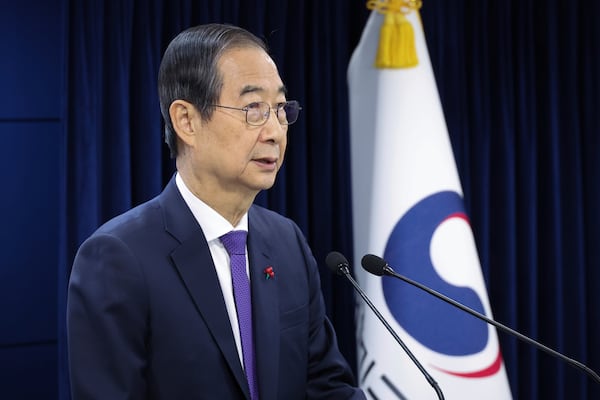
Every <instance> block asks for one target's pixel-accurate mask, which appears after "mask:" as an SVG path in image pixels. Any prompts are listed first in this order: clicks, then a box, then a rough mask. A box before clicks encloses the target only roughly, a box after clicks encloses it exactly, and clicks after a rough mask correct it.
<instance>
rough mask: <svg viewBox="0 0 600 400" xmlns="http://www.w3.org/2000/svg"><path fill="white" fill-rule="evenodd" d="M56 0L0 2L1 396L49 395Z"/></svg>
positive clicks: (60, 22)
mask: <svg viewBox="0 0 600 400" xmlns="http://www.w3.org/2000/svg"><path fill="white" fill-rule="evenodd" d="M63 3H64V0H31V1H18V0H10V1H3V2H2V5H1V6H0V55H1V56H0V89H1V90H0V144H1V145H0V181H1V182H2V187H3V189H2V195H0V212H1V213H2V218H1V219H0V221H1V225H2V227H1V228H0V251H1V254H2V256H1V261H0V398H2V399H9V400H12V399H19V400H21V399H44V400H46V399H50V400H51V399H56V398H57V373H58V372H57V371H58V369H57V358H58V357H57V323H56V320H57V282H58V277H57V262H58V254H57V249H58V206H59V184H58V183H59V182H60V176H61V174H60V169H61V159H62V158H61V154H62V153H63V151H62V150H63V146H62V143H63V131H64V130H63V120H62V104H63V92H64V91H63V90H62V88H63V85H64V74H63V69H64V68H63V67H64V65H65V63H64V57H65V55H64V51H63V47H64V46H63V43H64V31H65V27H64V18H63V14H64V13H63V11H64V4H63Z"/></svg>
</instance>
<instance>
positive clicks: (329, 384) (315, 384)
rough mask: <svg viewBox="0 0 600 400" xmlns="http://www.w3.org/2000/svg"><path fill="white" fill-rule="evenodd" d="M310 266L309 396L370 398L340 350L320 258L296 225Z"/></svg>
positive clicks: (321, 397)
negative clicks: (327, 305)
mask: <svg viewBox="0 0 600 400" xmlns="http://www.w3.org/2000/svg"><path fill="white" fill-rule="evenodd" d="M295 229H296V235H297V236H298V238H299V241H300V243H301V246H302V251H303V254H304V257H305V263H306V265H307V271H308V275H309V290H310V305H309V307H310V326H309V334H310V337H309V359H308V384H307V393H306V398H307V399H353V400H354V399H356V400H358V399H366V397H365V395H364V393H363V392H362V391H361V390H360V389H358V388H357V387H356V382H355V379H354V376H353V374H352V370H351V369H350V367H349V366H348V363H347V362H346V360H345V358H344V357H343V356H342V354H341V353H340V351H339V349H338V345H337V339H336V334H335V331H334V329H333V326H332V325H331V322H330V321H329V319H328V318H327V316H326V314H325V303H324V301H323V294H322V292H321V281H320V277H319V271H318V267H317V263H316V260H315V258H314V256H313V255H312V252H311V251H310V249H309V247H308V244H307V243H306V239H305V238H304V236H303V235H302V233H301V232H300V229H299V228H298V227H297V226H295Z"/></svg>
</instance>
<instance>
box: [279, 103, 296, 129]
mask: <svg viewBox="0 0 600 400" xmlns="http://www.w3.org/2000/svg"><path fill="white" fill-rule="evenodd" d="M299 113H300V104H299V103H298V102H297V101H296V100H292V101H286V102H285V103H284V104H283V107H282V108H280V109H278V111H277V117H278V119H279V122H280V123H281V124H282V125H291V124H293V123H294V122H296V120H297V119H298V114H299Z"/></svg>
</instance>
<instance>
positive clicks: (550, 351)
mask: <svg viewBox="0 0 600 400" xmlns="http://www.w3.org/2000/svg"><path fill="white" fill-rule="evenodd" d="M383 271H384V272H385V274H386V275H389V276H392V277H394V278H398V279H401V280H403V281H404V282H407V283H409V284H411V285H413V286H416V287H418V288H419V289H421V290H424V291H425V292H427V293H429V294H431V295H433V296H435V297H437V298H439V299H441V300H443V301H445V302H446V303H448V304H451V305H453V306H454V307H458V308H460V309H461V310H463V311H465V312H467V313H469V314H471V315H473V316H474V317H477V318H479V319H481V320H483V321H485V322H487V323H488V324H491V325H494V326H495V327H496V328H498V329H500V330H502V331H504V332H506V333H509V334H511V335H513V336H515V337H517V338H518V339H520V340H522V341H524V342H526V343H529V344H531V345H533V346H535V347H537V348H538V349H540V350H542V351H544V352H546V353H548V354H550V355H553V356H554V357H557V358H559V359H561V360H563V361H565V362H567V363H568V364H569V365H571V366H573V367H575V368H579V369H580V370H582V371H584V372H585V373H587V374H588V375H589V376H590V377H592V378H593V379H594V380H595V381H596V383H600V376H598V374H597V373H595V372H594V371H593V370H592V369H591V368H589V367H588V366H586V365H585V364H583V363H580V362H579V361H577V360H573V359H572V358H569V357H567V356H565V355H564V354H562V353H559V352H558V351H556V350H553V349H551V348H549V347H546V346H544V345H543V344H541V343H539V342H536V341H535V340H533V339H531V338H529V337H527V336H525V335H523V334H521V333H519V332H517V331H515V330H514V329H511V328H509V327H507V326H506V325H502V324H501V323H500V322H496V321H494V320H493V319H491V318H488V317H486V316H485V315H483V314H480V313H478V312H477V311H475V310H473V309H471V308H469V307H467V306H465V305H463V304H461V303H459V302H457V301H456V300H453V299H451V298H449V297H447V296H444V295H443V294H441V293H440V292H436V291H435V290H433V289H431V288H428V287H427V286H425V285H422V284H420V283H419V282H416V281H413V280H412V279H410V278H407V277H405V276H403V275H400V274H399V273H397V272H396V271H394V270H393V269H392V267H390V266H389V264H387V263H386V264H385V266H384V267H383Z"/></svg>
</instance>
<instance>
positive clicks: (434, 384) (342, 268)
mask: <svg viewBox="0 0 600 400" xmlns="http://www.w3.org/2000/svg"><path fill="white" fill-rule="evenodd" d="M338 268H339V270H338V271H340V272H341V273H342V274H344V275H345V276H346V278H348V280H349V281H350V283H352V286H354V288H355V289H356V291H357V292H358V294H360V296H361V297H362V298H363V300H364V301H365V303H367V305H368V306H369V308H371V310H372V311H373V312H374V313H375V315H376V316H377V318H379V320H380V321H381V323H382V324H383V325H384V326H385V327H386V329H387V330H388V331H389V332H390V333H391V334H392V336H393V337H394V339H396V342H398V344H399V345H400V347H402V349H403V350H404V352H406V354H407V355H408V357H409V358H410V359H411V360H412V362H413V363H414V364H415V365H416V366H417V368H419V370H420V371H421V373H422V374H423V375H424V376H425V379H427V382H429V384H430V385H431V386H432V387H433V389H434V390H435V392H436V394H437V396H438V398H439V399H440V400H444V394H443V393H442V389H440V386H439V385H438V383H437V382H436V381H435V379H433V377H432V376H431V375H429V373H428V372H427V370H426V369H425V368H424V367H423V366H422V365H421V363H420V362H419V360H417V358H416V357H415V356H414V354H413V353H412V352H411V351H410V350H409V348H408V347H407V346H406V344H404V342H403V341H402V339H400V337H399V336H398V334H396V332H394V330H393V329H392V327H391V326H390V324H389V323H388V322H387V321H386V320H385V318H383V315H381V313H380V312H379V310H377V308H376V307H375V305H374V304H373V303H372V302H371V300H369V298H368V297H367V295H366V294H365V292H364V291H363V290H362V289H361V288H360V286H359V285H358V283H357V282H356V281H355V280H354V278H353V277H352V275H351V274H350V270H349V269H348V266H347V265H345V264H341V265H339V266H338Z"/></svg>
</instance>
